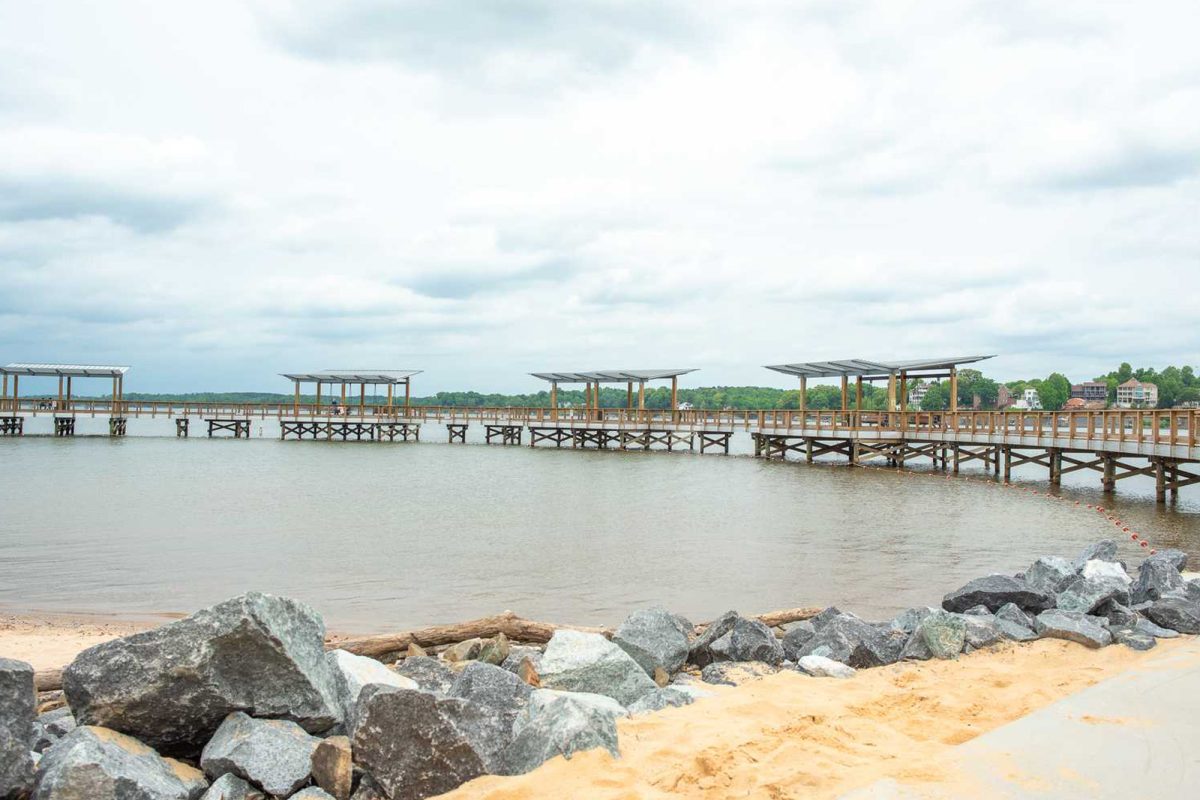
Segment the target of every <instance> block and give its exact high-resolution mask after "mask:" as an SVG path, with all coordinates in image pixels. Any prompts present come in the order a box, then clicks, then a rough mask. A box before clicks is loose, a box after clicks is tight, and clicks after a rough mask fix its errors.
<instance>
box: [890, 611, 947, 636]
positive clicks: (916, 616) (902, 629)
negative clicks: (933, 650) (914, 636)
mask: <svg viewBox="0 0 1200 800" xmlns="http://www.w3.org/2000/svg"><path fill="white" fill-rule="evenodd" d="M935 611H937V609H936V608H929V607H928V606H927V607H925V608H909V609H905V610H904V611H901V612H900V613H899V614H897V615H896V616H895V617H894V618H893V619H892V621H891V622H889V623H888V628H889V629H891V630H893V631H895V632H897V633H912V632H913V631H915V630H916V629H917V626H918V625H920V624H921V622H922V620H924V619H925V618H926V617H928V616H929V615H930V614H932V613H933V612H935Z"/></svg>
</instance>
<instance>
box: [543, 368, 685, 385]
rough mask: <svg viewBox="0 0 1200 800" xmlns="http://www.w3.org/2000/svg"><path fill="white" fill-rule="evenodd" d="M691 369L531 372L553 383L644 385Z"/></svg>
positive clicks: (676, 375) (683, 373)
mask: <svg viewBox="0 0 1200 800" xmlns="http://www.w3.org/2000/svg"><path fill="white" fill-rule="evenodd" d="M695 371H696V368H694V367H693V368H691V369H605V370H596V371H594V372H531V373H529V374H530V375H532V376H533V377H535V378H541V379H542V380H544V381H551V382H553V383H629V382H630V381H632V382H634V383H642V382H644V381H657V380H664V379H666V378H675V377H678V376H680V375H686V374H687V373H689V372H695Z"/></svg>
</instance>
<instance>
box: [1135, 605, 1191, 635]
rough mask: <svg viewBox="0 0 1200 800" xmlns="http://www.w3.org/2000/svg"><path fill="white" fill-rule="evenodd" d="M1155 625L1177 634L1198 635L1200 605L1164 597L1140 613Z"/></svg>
mask: <svg viewBox="0 0 1200 800" xmlns="http://www.w3.org/2000/svg"><path fill="white" fill-rule="evenodd" d="M1142 613H1143V614H1145V615H1146V616H1147V617H1149V619H1150V621H1151V622H1153V623H1154V624H1155V625H1161V626H1162V627H1164V628H1167V629H1169V630H1173V631H1178V632H1179V633H1200V603H1197V602H1194V601H1191V600H1184V599H1183V598H1179V597H1164V598H1163V599H1161V600H1158V601H1156V602H1155V603H1154V604H1153V605H1151V606H1150V607H1149V608H1147V609H1146V610H1145V611H1143V612H1142Z"/></svg>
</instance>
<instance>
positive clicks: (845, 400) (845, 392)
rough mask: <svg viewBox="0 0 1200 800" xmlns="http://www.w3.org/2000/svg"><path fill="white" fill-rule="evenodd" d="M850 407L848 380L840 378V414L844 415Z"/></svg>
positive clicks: (844, 376)
mask: <svg viewBox="0 0 1200 800" xmlns="http://www.w3.org/2000/svg"><path fill="white" fill-rule="evenodd" d="M849 405H850V378H849V377H848V376H846V375H843V376H842V413H843V414H845V413H846V411H847V410H848V409H849Z"/></svg>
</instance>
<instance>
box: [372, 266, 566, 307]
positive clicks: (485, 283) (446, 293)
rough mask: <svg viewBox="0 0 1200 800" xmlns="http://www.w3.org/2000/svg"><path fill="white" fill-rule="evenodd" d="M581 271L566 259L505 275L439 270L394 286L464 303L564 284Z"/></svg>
mask: <svg viewBox="0 0 1200 800" xmlns="http://www.w3.org/2000/svg"><path fill="white" fill-rule="evenodd" d="M579 269H580V265H579V264H577V263H574V262H572V261H571V260H570V259H567V258H558V259H552V260H549V261H545V262H543V263H540V264H537V265H535V266H533V267H529V268H528V269H522V270H517V271H515V272H508V271H502V270H497V269H495V268H493V269H490V270H489V269H488V267H487V266H486V265H479V267H478V268H477V269H475V270H463V269H454V270H445V269H444V270H438V271H437V272H430V273H426V274H423V275H420V276H418V277H416V278H409V279H405V280H402V281H396V282H395V283H396V284H397V285H401V286H404V287H405V288H408V289H412V290H413V291H415V292H419V293H420V294H423V295H425V296H426V297H432V298H436V299H439V300H465V299H468V298H471V297H479V296H483V295H495V294H499V293H502V292H510V291H517V290H519V289H527V288H529V287H531V286H537V285H541V284H548V283H559V282H564V281H566V280H568V279H570V277H571V276H572V275H574V274H576V273H577V272H578V271H579Z"/></svg>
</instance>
